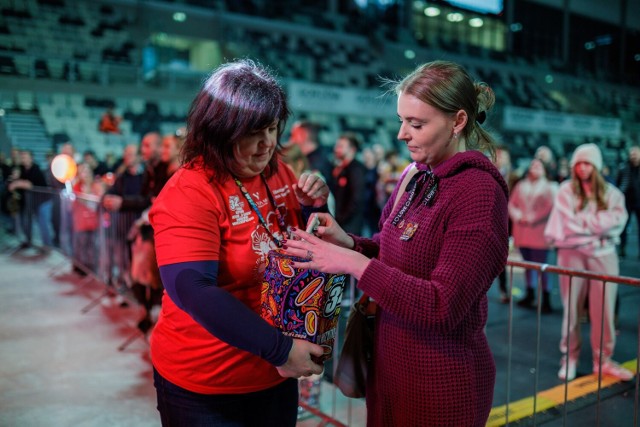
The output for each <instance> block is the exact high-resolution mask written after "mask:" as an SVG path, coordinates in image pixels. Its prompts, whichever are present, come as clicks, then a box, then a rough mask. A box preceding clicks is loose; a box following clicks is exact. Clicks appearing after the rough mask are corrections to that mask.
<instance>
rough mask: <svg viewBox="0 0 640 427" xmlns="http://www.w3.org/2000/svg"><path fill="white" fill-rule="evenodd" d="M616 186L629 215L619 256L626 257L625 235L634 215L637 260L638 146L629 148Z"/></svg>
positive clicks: (639, 212) (639, 215) (639, 210)
mask: <svg viewBox="0 0 640 427" xmlns="http://www.w3.org/2000/svg"><path fill="white" fill-rule="evenodd" d="M616 185H617V186H618V188H619V189H620V191H622V193H623V194H624V197H625V199H624V200H625V206H626V208H627V212H628V213H629V220H628V221H627V223H626V224H625V226H624V231H623V232H622V235H621V236H620V256H621V257H626V256H627V252H626V249H627V233H628V231H629V223H630V222H631V216H632V215H635V217H636V229H637V230H638V258H640V145H632V146H631V147H630V148H629V159H628V160H627V161H626V162H625V163H623V164H622V166H621V167H620V169H619V171H618V177H617V179H616Z"/></svg>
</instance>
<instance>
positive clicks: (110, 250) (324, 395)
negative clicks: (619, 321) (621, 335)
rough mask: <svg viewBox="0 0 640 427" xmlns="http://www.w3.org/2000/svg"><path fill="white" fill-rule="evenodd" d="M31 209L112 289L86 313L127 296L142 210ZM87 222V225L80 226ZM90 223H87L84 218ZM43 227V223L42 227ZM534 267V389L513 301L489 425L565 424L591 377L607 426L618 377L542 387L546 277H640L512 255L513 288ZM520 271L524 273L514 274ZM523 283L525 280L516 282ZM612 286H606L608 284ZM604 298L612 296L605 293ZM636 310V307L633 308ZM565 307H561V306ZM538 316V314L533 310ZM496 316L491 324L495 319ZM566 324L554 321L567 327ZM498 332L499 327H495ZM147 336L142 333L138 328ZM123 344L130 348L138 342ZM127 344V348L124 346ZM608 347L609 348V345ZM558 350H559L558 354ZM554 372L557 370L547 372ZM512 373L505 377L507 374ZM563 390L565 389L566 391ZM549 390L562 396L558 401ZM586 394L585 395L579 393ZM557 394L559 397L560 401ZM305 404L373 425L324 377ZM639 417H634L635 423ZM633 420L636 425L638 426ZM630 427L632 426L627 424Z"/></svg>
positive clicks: (26, 215) (327, 418)
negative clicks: (522, 390) (527, 382)
mask: <svg viewBox="0 0 640 427" xmlns="http://www.w3.org/2000/svg"><path fill="white" fill-rule="evenodd" d="M24 198H25V199H24V205H23V210H22V211H21V212H20V213H17V214H14V215H12V217H11V220H12V221H15V223H16V227H18V228H22V231H18V233H19V234H21V235H29V232H30V231H29V230H33V231H32V232H31V237H32V241H33V242H34V244H40V245H42V246H44V247H50V246H52V245H56V246H58V247H59V250H60V251H61V252H62V253H64V254H65V255H66V256H67V257H68V258H69V259H70V260H71V261H72V263H73V265H74V267H75V268H77V269H78V270H80V271H81V272H82V273H84V274H85V275H86V280H87V281H92V280H95V281H98V282H100V283H102V284H104V286H105V293H104V294H103V295H101V296H100V297H98V299H96V300H94V301H92V302H91V303H90V304H89V305H87V306H86V307H84V308H83V310H82V311H83V312H87V311H88V310H90V309H91V307H93V306H94V305H96V304H97V303H98V302H99V299H100V298H102V297H103V296H104V295H106V294H108V293H111V294H116V293H121V292H122V291H123V290H125V291H126V290H127V289H128V287H129V286H130V285H131V278H130V276H129V271H130V267H131V266H130V260H131V254H130V253H129V251H130V244H129V242H130V240H131V237H132V230H134V228H135V227H134V223H135V222H136V221H137V220H138V219H139V214H138V213H132V212H109V211H106V210H104V209H103V208H102V207H101V205H100V203H99V201H100V199H99V198H98V197H94V196H87V195H77V194H73V193H70V192H67V191H65V190H61V191H54V190H52V189H48V188H47V189H45V188H34V189H33V190H31V191H26V192H25V193H24ZM78 221H80V222H81V223H78ZM83 221H84V222H83ZM35 225H37V227H36V226H35ZM527 270H533V271H536V272H538V286H537V289H538V295H537V308H536V311H535V319H536V320H535V325H536V326H535V331H533V333H532V335H531V338H532V339H533V340H534V341H535V352H534V353H533V354H531V355H530V360H528V361H520V362H522V363H523V364H527V363H529V364H533V368H532V369H531V370H530V373H533V375H534V377H533V384H532V385H533V388H532V390H531V393H530V394H531V396H530V397H529V398H527V399H523V400H521V401H517V400H516V401H512V400H513V397H512V384H513V382H514V379H515V378H514V376H513V374H514V371H513V368H512V365H513V362H514V360H513V350H514V348H513V342H514V340H513V337H514V331H515V328H514V310H513V301H512V302H511V303H510V304H509V306H508V308H507V310H508V315H507V321H506V337H501V339H502V338H504V340H505V341H506V343H507V345H506V349H504V348H501V347H500V346H498V345H494V346H492V351H493V353H494V356H495V357H502V356H506V363H497V364H496V365H497V366H496V367H497V370H498V375H497V378H498V379H497V381H496V388H495V392H494V395H497V394H499V395H500V396H504V401H505V404H504V405H494V408H493V410H492V413H491V415H490V417H489V421H488V423H487V425H488V426H502V425H511V424H517V425H537V424H538V422H542V423H544V422H547V421H548V416H546V417H545V416H542V415H541V414H545V411H546V412H547V413H548V411H549V410H550V409H552V410H553V411H555V412H554V416H555V417H558V414H561V417H562V421H563V425H567V423H568V420H569V419H570V417H569V415H570V414H569V412H568V407H569V404H570V403H571V399H574V398H575V393H574V391H572V383H574V382H575V381H578V380H581V379H582V380H583V381H582V382H581V383H580V384H581V385H583V386H584V384H585V381H590V382H591V385H592V386H593V387H594V388H593V392H594V393H595V397H596V400H595V410H596V414H595V419H594V420H593V423H594V424H593V425H600V422H601V421H600V418H601V410H600V407H601V403H602V395H603V392H604V390H606V389H607V388H610V387H612V386H615V384H616V381H615V380H611V378H608V377H607V378H605V377H603V376H602V375H598V376H597V378H586V379H585V378H584V377H578V378H577V379H576V380H574V381H571V382H568V381H565V382H564V383H563V384H561V385H559V386H557V387H556V390H555V391H552V392H549V390H541V388H540V354H541V351H543V346H544V348H545V349H547V348H549V347H550V346H551V347H552V348H553V349H554V352H557V343H556V342H553V343H548V342H542V339H541V338H542V334H541V332H542V328H543V325H542V319H543V316H542V312H541V302H542V298H541V291H540V289H541V288H542V286H541V279H542V278H541V274H540V273H543V272H545V273H547V274H552V275H557V276H558V277H559V276H562V275H566V276H569V277H571V278H573V277H581V278H586V279H589V280H598V281H603V282H604V283H605V284H608V283H617V284H620V285H623V286H624V287H631V288H640V279H638V278H632V277H623V276H609V275H603V274H598V273H593V272H588V271H582V270H574V269H568V268H560V267H557V266H552V265H548V264H539V263H533V262H525V261H518V260H509V261H508V262H507V273H508V278H509V282H508V287H509V292H510V294H512V292H511V291H512V290H513V289H514V288H515V287H516V286H517V287H520V286H523V285H522V283H520V282H521V281H522V277H518V276H519V275H518V274H517V273H523V272H525V271H527ZM514 272H516V274H514ZM516 280H518V283H517V285H516V284H515V282H516ZM605 287H606V285H605ZM356 295H357V290H356V288H355V281H351V283H350V288H349V289H347V290H345V297H344V301H343V305H342V311H343V315H341V322H342V323H341V327H339V331H338V334H337V336H336V352H335V353H334V360H335V357H337V351H338V348H340V347H341V344H342V340H343V337H342V336H341V333H342V332H343V331H344V323H345V322H346V314H348V311H349V308H350V307H349V304H350V302H351V301H354V300H355V297H356ZM603 300H604V298H603ZM633 308H635V307H633ZM557 310H561V308H559V307H558V308H557ZM530 315H531V316H534V314H533V312H530ZM491 321H492V319H491V315H490V318H489V323H491ZM560 326H561V321H560V324H558V325H554V327H555V328H557V330H558V331H559V330H560ZM636 328H637V329H636V338H637V340H638V341H637V343H636V344H638V343H640V314H639V320H638V323H637V325H636ZM492 333H493V332H492ZM138 336H139V333H138ZM134 338H135V335H132V337H131V338H130V339H129V340H128V341H127V342H126V343H125V344H124V345H123V346H126V345H127V344H128V342H130V340H133V339H134ZM123 346H121V348H124V347H123ZM601 347H602V346H601ZM554 354H555V353H554ZM639 355H640V347H638V348H637V351H636V360H635V362H634V363H635V366H633V367H632V369H631V370H635V371H636V372H637V371H638V360H639V359H640V358H638V356H639ZM555 369H557V367H554V371H553V373H552V375H553V376H555V375H556V370H555ZM545 374H546V375H548V374H549V373H545ZM501 378H504V380H503V381H501V380H500V379H501ZM627 384H629V385H628V386H627V387H626V388H625V389H624V392H628V391H629V389H630V388H633V389H634V405H633V415H632V416H631V415H626V416H625V418H626V419H629V425H634V426H635V425H638V408H639V403H638V402H639V400H640V391H639V388H638V387H639V386H638V376H637V374H636V378H635V380H634V381H633V382H632V383H627ZM558 387H560V389H558ZM549 395H551V396H554V397H553V398H552V399H551V401H550V399H549ZM578 396H581V395H580V394H579V393H578ZM554 399H555V400H554ZM299 406H300V408H299V425H304V426H307V425H312V424H313V423H315V422H316V421H318V423H319V424H318V425H334V426H360V425H362V426H364V425H365V422H366V409H365V404H364V400H363V399H349V398H345V397H344V396H342V394H341V393H340V392H339V391H338V390H337V388H336V387H335V386H333V384H332V383H331V382H330V381H327V380H326V379H325V380H317V379H316V381H312V382H305V381H304V380H303V381H301V399H300V405H299ZM631 418H632V419H633V421H631ZM631 423H633V424H631ZM623 425H627V424H623Z"/></svg>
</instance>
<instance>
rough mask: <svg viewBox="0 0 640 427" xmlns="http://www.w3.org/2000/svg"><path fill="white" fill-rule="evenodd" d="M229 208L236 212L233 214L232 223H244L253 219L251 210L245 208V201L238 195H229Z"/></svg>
mask: <svg viewBox="0 0 640 427" xmlns="http://www.w3.org/2000/svg"><path fill="white" fill-rule="evenodd" d="M229 209H231V210H232V211H233V212H234V214H233V215H231V225H240V224H244V223H245V222H249V221H251V220H252V219H253V218H252V216H251V211H245V210H244V202H243V201H242V200H240V197H238V196H236V195H233V196H229Z"/></svg>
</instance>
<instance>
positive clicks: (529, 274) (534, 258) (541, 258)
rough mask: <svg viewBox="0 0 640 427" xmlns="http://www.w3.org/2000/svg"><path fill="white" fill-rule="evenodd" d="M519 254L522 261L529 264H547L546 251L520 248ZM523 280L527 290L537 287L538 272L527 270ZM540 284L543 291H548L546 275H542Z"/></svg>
mask: <svg viewBox="0 0 640 427" xmlns="http://www.w3.org/2000/svg"><path fill="white" fill-rule="evenodd" d="M520 253H521V254H522V259H524V260H525V261H530V262H537V263H540V264H546V263H547V255H548V254H549V250H548V249H532V248H520ZM525 280H526V283H527V289H534V288H536V287H537V283H538V272H537V271H536V270H527V271H526V273H525ZM540 281H541V282H542V289H543V290H545V291H548V290H549V277H548V274H547V273H542V277H541V279H540Z"/></svg>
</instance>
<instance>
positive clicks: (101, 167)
mask: <svg viewBox="0 0 640 427" xmlns="http://www.w3.org/2000/svg"><path fill="white" fill-rule="evenodd" d="M82 162H83V163H85V164H87V165H89V166H90V167H91V171H92V172H93V176H94V177H96V178H100V177H102V176H104V175H106V174H107V173H109V167H108V166H107V164H106V163H105V162H103V161H102V160H98V157H97V156H96V153H95V151H93V150H86V151H85V152H84V153H82Z"/></svg>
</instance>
